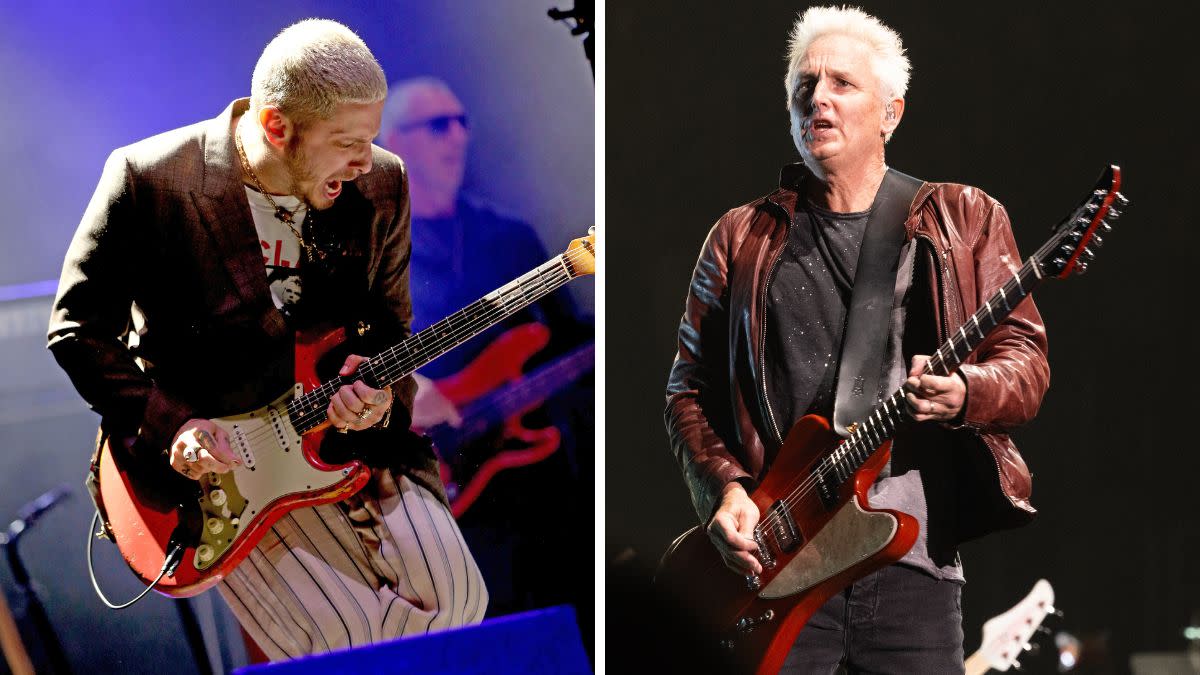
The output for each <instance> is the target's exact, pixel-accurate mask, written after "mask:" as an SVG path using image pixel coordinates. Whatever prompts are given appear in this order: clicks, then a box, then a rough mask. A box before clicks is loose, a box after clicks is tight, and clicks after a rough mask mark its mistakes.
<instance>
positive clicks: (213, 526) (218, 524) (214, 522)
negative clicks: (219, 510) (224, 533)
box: [205, 518, 225, 534]
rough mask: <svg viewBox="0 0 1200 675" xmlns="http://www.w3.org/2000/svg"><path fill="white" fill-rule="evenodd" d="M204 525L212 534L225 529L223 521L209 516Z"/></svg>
mask: <svg viewBox="0 0 1200 675" xmlns="http://www.w3.org/2000/svg"><path fill="white" fill-rule="evenodd" d="M205 525H207V526H208V531H209V532H211V533H213V534H220V533H221V530H224V529H225V523H224V522H223V521H222V520H221V519H220V518H209V519H208V520H207V521H206V522H205Z"/></svg>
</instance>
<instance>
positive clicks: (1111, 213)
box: [1104, 206, 1121, 220]
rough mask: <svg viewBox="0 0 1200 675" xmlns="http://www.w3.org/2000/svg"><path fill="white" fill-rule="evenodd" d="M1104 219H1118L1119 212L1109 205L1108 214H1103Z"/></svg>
mask: <svg viewBox="0 0 1200 675" xmlns="http://www.w3.org/2000/svg"><path fill="white" fill-rule="evenodd" d="M1104 219H1105V220H1109V219H1112V220H1120V219H1121V212H1120V211H1118V210H1116V209H1114V208H1113V207H1111V206H1110V207H1108V214H1107V215H1105V216H1104Z"/></svg>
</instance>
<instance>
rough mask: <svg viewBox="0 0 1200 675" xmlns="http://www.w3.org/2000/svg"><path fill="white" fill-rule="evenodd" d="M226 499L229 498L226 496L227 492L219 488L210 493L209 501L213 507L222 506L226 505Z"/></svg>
mask: <svg viewBox="0 0 1200 675" xmlns="http://www.w3.org/2000/svg"><path fill="white" fill-rule="evenodd" d="M226 499H227V496H226V495H225V491H224V490H221V489H219V488H218V489H216V490H213V491H212V492H209V493H208V501H209V502H211V503H212V505H213V506H220V505H222V504H224V503H225V500H226Z"/></svg>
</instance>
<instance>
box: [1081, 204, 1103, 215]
mask: <svg viewBox="0 0 1200 675" xmlns="http://www.w3.org/2000/svg"><path fill="white" fill-rule="evenodd" d="M1099 209H1100V205H1099V204H1097V203H1096V202H1088V203H1087V206H1085V207H1083V210H1084V211H1087V212H1088V213H1089V214H1091V213H1095V212H1096V211H1098V210H1099Z"/></svg>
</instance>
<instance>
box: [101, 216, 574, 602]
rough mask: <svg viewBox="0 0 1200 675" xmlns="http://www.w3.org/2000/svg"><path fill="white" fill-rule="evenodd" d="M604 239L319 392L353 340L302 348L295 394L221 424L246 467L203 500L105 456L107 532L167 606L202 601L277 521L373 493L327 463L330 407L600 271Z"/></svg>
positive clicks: (332, 337)
mask: <svg viewBox="0 0 1200 675" xmlns="http://www.w3.org/2000/svg"><path fill="white" fill-rule="evenodd" d="M595 262H596V260H595V235H594V233H593V234H589V235H588V236H587V237H583V238H580V239H576V240H574V241H573V242H571V245H570V246H569V247H568V249H567V251H566V252H565V253H562V254H561V255H558V256H555V257H554V258H552V259H550V260H549V261H548V262H546V263H544V264H542V265H541V266H539V267H537V268H535V269H533V270H531V271H529V272H527V273H526V274H524V275H523V276H521V277H519V278H518V279H515V280H513V281H512V282H509V283H508V284H506V285H504V286H502V287H500V288H498V289H496V290H495V291H492V292H491V293H489V294H487V295H485V296H484V297H482V298H480V299H479V300H477V301H475V302H474V303H472V304H470V305H468V306H467V307H465V308H463V309H462V310H460V311H458V312H456V313H454V314H452V315H450V316H449V317H447V318H445V319H442V320H441V321H438V322H437V323H435V324H433V325H431V326H429V327H428V328H426V329H424V330H422V331H420V332H419V333H415V334H413V335H411V336H409V337H408V338H406V339H405V340H403V341H401V342H400V343H399V344H397V345H395V346H393V347H392V348H390V349H387V350H385V351H383V352H380V353H379V354H376V355H375V356H372V357H371V358H370V359H368V360H367V361H364V362H363V363H362V364H361V365H360V366H359V368H358V372H357V373H355V374H354V375H351V376H347V377H340V376H339V377H336V378H334V379H332V380H329V381H326V382H321V381H320V379H319V378H318V377H317V375H316V367H315V366H316V363H317V361H318V360H319V359H320V357H321V356H322V355H324V354H325V353H327V352H328V351H329V350H330V349H332V348H334V347H335V346H337V345H338V344H340V343H341V342H342V341H343V340H344V331H342V330H340V329H339V330H337V331H334V332H332V333H328V334H325V335H321V336H308V335H303V336H298V337H297V342H296V373H295V375H296V381H297V384H296V385H295V387H294V388H293V390H292V391H288V392H285V393H283V394H282V395H281V396H280V397H279V398H278V399H277V400H276V401H275V402H274V403H272V404H270V405H268V406H265V407H263V408H260V409H258V410H255V411H253V412H248V413H244V414H241V415H234V416H231V417H223V418H219V419H215V420H213V421H214V422H215V423H216V424H217V425H218V426H219V427H221V428H222V429H224V430H225V431H226V432H227V433H228V434H229V443H230V446H231V447H232V448H233V450H234V452H236V453H238V455H239V456H240V457H241V460H242V466H241V467H239V468H237V469H234V470H233V471H230V472H229V473H225V474H216V473H210V474H206V475H204V476H203V477H202V478H201V479H200V480H199V495H200V496H199V497H198V498H192V499H186V500H185V499H177V500H175V501H174V502H172V501H170V499H169V498H164V496H163V494H162V492H161V489H157V490H156V488H157V487H158V486H156V485H147V484H145V481H142V482H139V480H138V479H139V478H140V477H143V476H145V475H146V471H145V469H144V468H143V467H139V466H137V465H136V463H135V462H127V464H129V465H128V466H122V460H123V459H124V458H125V457H127V456H128V455H127V454H126V453H124V452H122V451H120V450H118V451H115V452H114V450H113V449H112V448H111V447H110V446H109V445H107V444H106V445H105V446H104V447H102V449H101V456H100V495H101V497H102V501H103V504H104V507H105V510H106V512H107V517H108V521H107V522H108V525H109V528H108V529H110V530H111V531H112V534H113V538H114V539H115V540H116V543H117V547H118V548H119V549H120V551H121V555H122V556H123V557H124V558H125V562H126V563H128V565H129V567H130V569H132V570H133V573H134V574H135V575H136V576H137V577H138V578H139V579H141V581H142V582H143V583H145V584H147V585H154V588H155V590H157V591H158V592H160V593H163V594H165V595H171V596H176V597H187V596H191V595H196V594H197V593H200V592H202V591H204V590H206V589H208V588H210V587H212V586H213V585H215V584H216V583H217V582H218V581H220V580H221V578H222V577H223V576H225V575H226V574H227V573H228V572H229V571H230V570H232V569H233V568H234V567H235V566H236V565H237V564H238V563H239V562H241V561H242V560H243V559H244V558H245V557H246V556H247V555H249V553H250V551H251V550H253V548H254V546H255V545H256V544H258V542H259V540H260V539H262V536H263V535H264V534H265V533H266V531H267V530H268V529H269V528H270V527H271V525H272V524H273V523H275V521H277V520H279V518H281V517H282V516H283V515H284V514H286V513H287V512H288V511H291V510H292V509H296V508H300V507H303V506H313V505H316V504H326V503H330V502H336V501H339V500H341V499H344V498H346V497H348V496H349V495H351V494H354V493H355V492H357V491H358V490H360V489H362V487H363V486H364V485H366V483H367V481H368V479H369V478H370V471H369V470H368V469H367V467H366V466H365V465H364V464H363V463H362V462H361V461H358V460H354V461H351V462H349V463H347V464H340V465H336V466H331V465H329V464H326V463H325V462H322V461H321V459H320V456H319V454H318V450H319V448H320V445H321V439H322V437H323V436H324V430H325V428H326V427H328V426H329V420H328V418H327V416H326V412H325V411H326V409H327V408H328V406H329V400H330V397H331V396H332V395H333V394H334V393H336V392H337V390H338V389H339V388H341V387H342V386H343V385H346V384H350V383H351V382H353V381H354V380H356V379H363V378H367V379H369V380H370V381H372V382H373V383H374V384H375V386H376V387H383V386H386V385H388V384H391V383H393V382H396V381H398V380H400V379H402V378H404V377H406V376H408V375H409V374H410V373H412V372H413V371H415V370H417V369H418V368H420V367H422V366H424V365H425V364H427V363H429V362H430V361H432V360H434V359H435V358H437V357H438V356H440V355H442V354H444V353H445V352H447V351H449V350H450V349H452V348H454V347H455V346H457V345H459V344H462V343H463V342H465V341H466V340H468V339H470V338H471V337H474V336H475V335H478V334H479V333H480V332H482V331H483V330H485V329H486V328H488V327H489V326H491V325H493V324H495V323H498V322H499V321H502V320H504V319H506V318H507V317H509V316H511V315H512V314H513V313H515V312H517V311H518V310H520V309H522V308H524V307H526V306H528V305H530V304H531V303H533V302H535V301H537V300H538V299H540V298H542V297H543V296H545V295H547V294H549V293H550V292H552V291H554V290H556V289H558V288H559V287H561V286H563V285H564V284H566V283H567V282H568V281H570V280H572V279H574V278H576V277H579V276H583V275H587V274H592V273H593V272H594V270H595Z"/></svg>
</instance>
